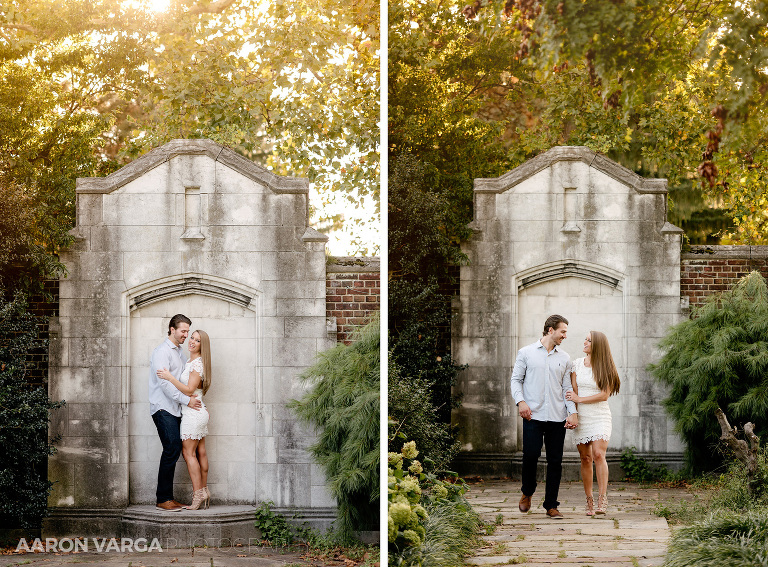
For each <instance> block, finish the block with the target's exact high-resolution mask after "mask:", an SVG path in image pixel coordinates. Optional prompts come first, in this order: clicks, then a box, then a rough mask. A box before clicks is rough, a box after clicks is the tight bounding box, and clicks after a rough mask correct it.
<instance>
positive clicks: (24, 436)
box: [0, 294, 64, 529]
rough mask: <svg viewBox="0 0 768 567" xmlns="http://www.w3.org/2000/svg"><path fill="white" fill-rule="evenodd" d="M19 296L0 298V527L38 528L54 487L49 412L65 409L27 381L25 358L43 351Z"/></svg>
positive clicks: (53, 450)
mask: <svg viewBox="0 0 768 567" xmlns="http://www.w3.org/2000/svg"><path fill="white" fill-rule="evenodd" d="M39 323H40V321H39V320H38V318H37V317H34V316H33V315H30V314H29V313H27V312H26V305H25V302H24V300H23V298H22V296H20V295H17V296H16V297H15V298H14V299H13V300H11V301H6V300H4V299H2V294H0V526H2V527H4V528H22V529H29V528H32V529H34V528H39V527H40V524H41V521H42V518H43V517H44V516H45V515H46V510H47V505H48V494H49V492H50V490H51V487H52V486H53V483H51V482H50V481H48V478H47V466H46V464H47V460H48V456H49V455H52V454H53V453H54V452H55V449H54V447H53V444H52V443H53V440H50V439H49V438H48V423H49V421H50V411H51V410H53V409H56V408H59V407H61V406H63V405H64V402H53V401H51V400H50V399H49V398H48V393H47V391H46V390H45V388H40V387H34V386H30V385H29V384H28V383H27V382H26V380H25V376H26V371H27V355H28V353H29V352H30V351H31V350H33V349H39V348H40V347H42V346H44V344H43V343H44V341H41V340H40V339H39V338H38V327H37V326H38V324H39Z"/></svg>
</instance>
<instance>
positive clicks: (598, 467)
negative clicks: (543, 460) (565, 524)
mask: <svg viewBox="0 0 768 567" xmlns="http://www.w3.org/2000/svg"><path fill="white" fill-rule="evenodd" d="M584 353H585V354H586V355H587V356H585V357H584V358H579V359H577V360H574V361H573V372H572V373H571V384H572V385H573V389H574V391H573V392H570V391H569V392H568V393H566V395H565V398H566V399H567V400H571V401H574V402H576V403H577V404H578V409H579V425H578V427H577V428H576V429H575V430H574V435H575V439H576V443H577V445H576V446H577V448H578V449H579V455H580V456H581V480H582V482H583V483H584V492H585V493H586V495H587V508H586V509H587V516H592V515H594V514H605V513H606V511H607V509H608V497H607V492H608V463H607V462H606V460H605V450H606V449H607V448H608V441H609V440H610V437H611V409H610V408H609V407H608V397H609V396H611V395H613V394H618V393H619V387H620V386H621V381H620V380H619V373H618V371H617V370H616V364H615V363H614V362H613V356H611V348H610V347H609V346H608V339H607V338H606V336H605V335H604V334H603V333H600V332H598V331H590V332H589V335H587V338H586V339H584ZM593 462H594V463H595V472H596V474H597V489H598V492H599V495H598V497H597V510H595V509H594V502H593V500H592V463H593Z"/></svg>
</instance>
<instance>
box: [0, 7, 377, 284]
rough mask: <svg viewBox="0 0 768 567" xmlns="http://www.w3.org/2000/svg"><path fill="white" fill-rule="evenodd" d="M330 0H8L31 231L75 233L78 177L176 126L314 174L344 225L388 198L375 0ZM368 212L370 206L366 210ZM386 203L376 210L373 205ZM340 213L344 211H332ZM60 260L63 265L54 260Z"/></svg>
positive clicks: (5, 179)
mask: <svg viewBox="0 0 768 567" xmlns="http://www.w3.org/2000/svg"><path fill="white" fill-rule="evenodd" d="M348 8H350V9H345V10H341V9H339V7H338V6H337V5H335V4H334V3H332V2H325V1H324V0H321V1H320V2H319V3H318V2H309V1H306V0H297V1H296V2H290V3H284V2H262V1H260V0H218V1H216V2H205V1H200V2H195V1H189V0H178V1H176V0H174V1H173V2H171V6H170V8H169V9H168V10H167V11H165V12H156V13H155V12H152V11H150V10H149V9H148V7H147V6H146V5H145V4H142V3H140V2H136V3H132V2H123V1H122V0H100V1H96V2H92V1H90V0H88V1H86V0H73V1H68V2H65V3H63V4H62V3H61V2H54V1H52V0H11V1H10V2H6V3H4V4H3V6H2V7H0V188H2V190H3V191H4V193H5V192H6V191H10V190H11V189H12V188H17V189H21V190H22V191H23V192H24V193H25V195H26V196H27V198H28V201H26V202H28V203H29V204H30V205H31V206H32V207H33V211H34V216H35V220H36V223H35V224H36V227H37V228H36V232H35V233H34V234H33V235H32V236H33V240H34V241H35V242H37V243H38V244H39V245H42V246H43V247H44V248H45V249H46V250H47V251H48V253H50V254H55V253H57V252H58V251H59V250H60V249H61V248H62V247H65V246H67V245H68V244H69V242H70V237H69V235H68V234H67V233H68V231H69V230H70V229H71V228H72V226H73V225H74V187H75V179H76V178H77V177H85V176H99V175H105V174H108V173H110V172H111V171H114V170H115V169H116V168H118V167H120V166H122V165H124V164H125V163H127V162H129V161H130V160H132V159H134V158H135V157H137V156H138V155H139V154H141V153H144V152H146V151H147V150H149V149H150V148H151V147H155V146H157V145H160V144H163V143H165V142H167V141H169V140H171V139H174V138H200V137H207V138H211V139H213V140H214V141H216V142H219V143H222V144H225V145H227V146H230V147H232V148H233V149H235V150H236V151H238V152H240V153H242V154H243V155H245V156H246V157H248V158H250V159H254V160H256V161H259V162H261V163H262V164H263V165H265V166H268V167H271V168H272V169H274V170H275V171H276V172H277V173H279V174H286V173H290V174H291V175H300V176H306V177H308V178H309V179H310V180H311V181H313V182H314V187H315V188H316V189H317V190H318V192H319V195H320V200H319V202H316V203H314V206H315V208H316V209H317V211H318V213H319V214H318V217H319V220H320V221H321V223H322V222H325V223H326V224H328V223H331V225H332V226H339V222H340V215H338V214H336V215H335V217H334V216H333V215H326V216H329V218H324V215H323V212H324V210H325V209H326V207H327V205H328V203H329V202H331V201H334V200H337V198H339V197H340V198H341V199H342V202H346V203H347V210H348V211H350V212H348V213H346V216H347V219H346V221H347V225H346V227H345V230H350V231H352V230H353V229H354V225H355V223H356V222H363V221H370V220H371V219H370V218H368V217H369V216H370V214H369V215H368V216H364V214H363V213H360V212H359V211H362V210H364V209H362V208H361V206H362V205H363V204H365V203H368V204H370V203H373V206H369V207H368V208H366V209H365V210H367V211H376V204H377V203H378V127H377V122H378V119H379V110H378V94H377V87H378V55H379V45H378V39H379V34H378V9H377V5H375V4H374V3H373V2H372V1H371V0H356V1H354V2H353V3H352V4H351V5H350V6H348ZM355 211H358V212H357V213H356V212H355ZM371 214H373V215H374V216H377V211H376V212H374V213H371ZM334 223H335V224H334ZM51 275H56V274H55V273H54V274H51Z"/></svg>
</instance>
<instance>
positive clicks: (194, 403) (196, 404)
mask: <svg viewBox="0 0 768 567" xmlns="http://www.w3.org/2000/svg"><path fill="white" fill-rule="evenodd" d="M187 405H188V406H189V407H191V408H192V409H193V410H197V411H200V408H201V407H203V402H201V401H200V400H198V399H197V396H196V395H195V394H192V395H191V396H189V403H188V404H187Z"/></svg>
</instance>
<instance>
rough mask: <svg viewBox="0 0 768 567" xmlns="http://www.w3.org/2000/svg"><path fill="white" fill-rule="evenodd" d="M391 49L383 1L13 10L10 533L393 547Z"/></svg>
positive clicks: (3, 476)
mask: <svg viewBox="0 0 768 567" xmlns="http://www.w3.org/2000/svg"><path fill="white" fill-rule="evenodd" d="M381 56H382V49H381V45H380V7H379V3H378V2H373V1H369V0H361V1H355V2H349V3H342V4H339V3H338V2H329V1H326V0H319V1H318V0H313V1H309V0H298V1H295V2H290V3H288V2H285V3H284V2H267V1H262V0H217V1H214V2H207V1H202V0H102V1H99V2H91V1H64V2H60V1H59V2H53V1H52V0H31V1H22V0H10V2H9V3H6V4H5V5H4V6H2V7H0V190H1V191H2V196H3V198H2V199H0V303H1V305H0V399H2V400H4V401H3V403H2V404H0V432H2V433H1V434H0V492H2V493H3V494H4V497H3V498H2V499H0V544H1V545H2V546H3V548H4V549H6V550H8V552H9V553H11V554H19V555H23V554H25V553H45V554H47V555H49V556H50V557H49V559H50V562H49V563H48V564H49V565H59V564H61V565H63V564H64V563H66V561H65V559H66V555H68V554H69V553H75V552H77V553H79V554H80V556H79V557H78V559H79V560H81V561H82V562H86V563H87V562H95V563H98V562H99V561H103V559H104V554H105V553H112V554H115V557H117V554H120V557H121V560H122V559H125V561H126V564H127V562H129V561H131V560H132V559H135V560H136V561H147V560H148V559H147V554H148V553H149V554H152V555H155V556H156V562H157V563H158V564H161V563H162V564H164V562H170V561H171V559H173V558H177V559H176V560H178V561H181V562H182V563H183V562H184V559H182V558H183V557H186V556H189V557H191V556H192V555H194V556H195V557H196V558H197V560H200V555H203V556H204V559H203V560H204V561H210V563H211V564H212V565H213V564H219V563H220V562H221V561H226V558H227V557H235V556H236V557H240V558H248V557H252V558H253V559H254V560H257V559H258V558H263V559H265V560H266V559H267V558H268V557H274V556H276V555H279V557H280V561H281V562H282V563H276V564H291V565H303V564H306V565H310V564H311V565H324V564H326V563H324V562H326V561H330V560H329V559H327V557H326V555H327V554H326V553H325V552H324V550H327V549H328V548H329V547H333V548H334V549H335V550H336V551H335V552H334V553H335V560H338V559H342V560H345V561H347V563H346V564H347V565H366V566H373V565H374V564H378V562H379V561H380V550H379V546H378V543H379V538H380V531H379V525H380V512H379V508H380V489H381V488H380V473H379V467H380V446H381V445H380V407H379V405H380V398H381V396H380V383H381V376H380V364H381V359H380V345H381V339H380V336H381V329H380V325H379V312H380V305H381V297H382V284H381V281H382V278H381V273H380V261H379V254H380V252H381V250H382V248H383V246H382V244H381V240H382V238H383V230H382V229H381V226H380V225H381V222H380V204H379V201H380V194H379V189H380V111H381V109H380V99H379V96H380V82H381V76H380V58H381ZM6 401H7V403H6ZM20 439H23V440H24V442H21V443H20V442H19V440H20ZM168 550H173V551H172V555H173V557H168V553H161V552H166V551H168ZM134 555H135V557H134ZM243 560H247V559H243ZM95 563H94V564H95ZM169 564H170V563H169ZM328 564H329V565H330V563H328Z"/></svg>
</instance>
